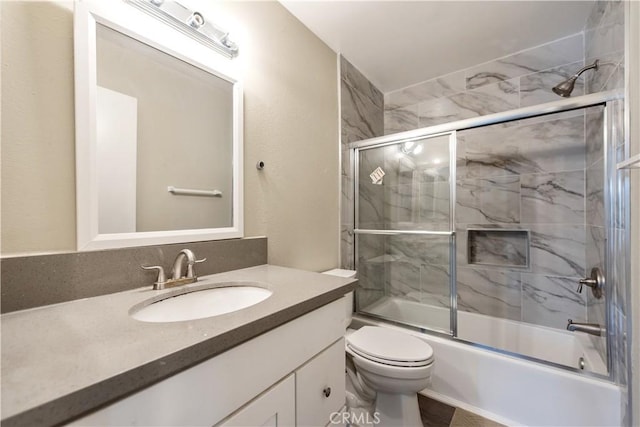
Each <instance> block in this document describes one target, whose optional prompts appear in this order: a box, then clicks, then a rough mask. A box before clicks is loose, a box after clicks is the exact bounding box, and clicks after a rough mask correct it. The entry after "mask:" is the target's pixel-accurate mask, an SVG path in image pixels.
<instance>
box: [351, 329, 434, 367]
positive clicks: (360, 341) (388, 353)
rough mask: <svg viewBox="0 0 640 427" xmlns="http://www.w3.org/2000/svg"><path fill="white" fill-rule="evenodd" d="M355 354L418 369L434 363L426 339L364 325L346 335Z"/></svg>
mask: <svg viewBox="0 0 640 427" xmlns="http://www.w3.org/2000/svg"><path fill="white" fill-rule="evenodd" d="M347 347H348V349H349V350H351V351H352V352H353V353H354V354H357V355H358V356H360V357H363V358H365V359H368V360H370V361H372V362H377V363H382V364H384V365H388V366H394V367H400V368H402V367H405V368H414V367H415V368H417V367H423V366H427V365H430V364H431V363H432V362H433V349H432V348H431V346H430V345H429V344H427V343H426V342H424V341H422V340H420V339H418V338H416V337H413V336H411V335H408V334H406V333H404V332H399V331H395V330H393V329H389V328H381V327H375V326H364V327H362V328H360V329H359V330H357V331H355V332H354V333H352V334H350V335H349V336H348V337H347Z"/></svg>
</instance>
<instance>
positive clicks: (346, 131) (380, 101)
mask: <svg viewBox="0 0 640 427" xmlns="http://www.w3.org/2000/svg"><path fill="white" fill-rule="evenodd" d="M339 61H340V91H341V95H340V107H341V109H340V111H341V117H340V126H341V142H342V148H341V159H342V160H341V181H340V182H341V200H340V203H341V213H340V215H341V221H340V222H341V226H340V266H341V267H342V268H346V269H354V268H355V260H354V235H353V227H354V225H355V224H354V211H353V204H354V203H353V197H354V190H353V184H354V177H353V171H352V170H351V159H350V158H349V155H350V151H349V150H348V148H347V145H348V144H349V143H351V142H354V141H359V140H363V139H367V138H373V137H376V136H381V135H383V133H384V113H383V108H384V97H383V95H382V93H381V92H380V91H379V90H378V89H377V88H376V87H375V86H374V85H373V84H372V83H371V82H370V81H369V80H368V79H367V78H366V77H365V76H364V75H363V74H362V73H361V72H360V71H358V70H357V69H356V68H355V67H354V66H353V65H352V64H351V63H350V62H349V61H348V60H347V59H346V58H344V57H343V56H340V58H339ZM376 191H377V190H376V189H373V188H369V187H367V188H366V189H365V190H364V193H363V194H365V196H366V199H365V202H364V203H363V204H362V206H361V212H363V215H364V216H365V218H367V220H368V221H370V222H375V220H376V218H377V216H378V215H381V214H382V204H381V203H380V204H378V203H377V201H376V199H381V197H378V196H380V195H379V194H377V193H376Z"/></svg>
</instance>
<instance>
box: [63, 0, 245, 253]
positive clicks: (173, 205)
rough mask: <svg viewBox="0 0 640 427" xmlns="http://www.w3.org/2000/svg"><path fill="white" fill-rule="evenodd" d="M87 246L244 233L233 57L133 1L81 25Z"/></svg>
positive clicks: (83, 244)
mask: <svg viewBox="0 0 640 427" xmlns="http://www.w3.org/2000/svg"><path fill="white" fill-rule="evenodd" d="M75 45H76V48H75V50H76V51H75V54H76V134H77V135H76V163H77V165H76V168H77V209H78V249H79V250H90V249H100V248H112V247H126V246H138V245H148V244H157V243H176V242H186V241H198V240H210V239H223V238H232V237H241V236H242V214H241V213H242V209H241V201H242V186H241V182H240V177H241V169H242V167H241V163H242V157H241V153H242V118H241V113H242V107H241V101H242V90H241V85H240V82H239V80H238V79H237V77H236V75H237V72H236V71H235V69H234V66H233V64H232V61H233V60H232V59H228V58H225V57H223V56H221V55H219V54H218V53H217V52H215V51H213V50H211V49H209V48H207V47H206V46H204V45H203V44H201V43H199V42H198V41H196V40H194V39H191V38H190V37H188V36H187V35H186V34H183V33H181V32H179V31H177V30H175V29H174V28H172V27H171V26H168V25H166V24H164V23H163V22H161V21H159V20H156V19H154V18H153V17H152V16H149V15H147V14H145V13H144V12H142V11H140V10H138V9H136V8H134V7H133V6H131V5H128V4H126V3H124V2H88V3H84V2H81V3H79V4H78V5H77V7H76V16H75Z"/></svg>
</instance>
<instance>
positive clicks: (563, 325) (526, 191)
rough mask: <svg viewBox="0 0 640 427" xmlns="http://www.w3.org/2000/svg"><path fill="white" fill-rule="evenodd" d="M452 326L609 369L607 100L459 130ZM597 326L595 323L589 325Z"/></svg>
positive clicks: (472, 337)
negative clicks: (601, 277) (593, 279)
mask: <svg viewBox="0 0 640 427" xmlns="http://www.w3.org/2000/svg"><path fill="white" fill-rule="evenodd" d="M457 136H458V173H457V179H456V187H457V190H456V196H457V200H456V238H457V246H458V256H457V264H456V273H457V286H456V288H457V298H458V301H457V314H458V324H457V326H458V328H457V332H458V334H457V336H458V337H459V338H461V339H463V340H465V341H468V342H473V343H477V344H482V345H485V346H489V347H492V348H495V349H499V350H503V351H506V352H509V353H514V354H519V355H523V356H527V357H530V358H534V359H539V360H544V361H547V362H551V363H554V364H557V365H562V366H569V367H573V368H576V369H584V370H589V371H591V372H596V373H599V374H606V373H607V347H606V346H607V344H606V338H605V337H604V336H596V335H589V334H586V333H585V332H583V331H580V330H578V331H575V332H569V331H567V326H568V323H569V319H571V322H578V323H582V324H584V323H592V324H597V325H600V326H601V327H602V330H603V331H604V329H605V325H606V308H605V307H606V304H605V301H606V292H602V296H601V297H599V298H598V297H596V296H595V294H594V293H593V292H592V291H591V289H590V288H588V287H587V286H584V287H583V289H582V290H581V292H580V290H578V286H579V282H580V280H581V279H584V278H585V277H588V276H590V274H591V271H592V269H594V268H598V269H599V271H601V272H603V273H606V271H605V270H606V268H605V261H606V257H605V252H606V251H605V247H606V238H607V225H606V224H607V220H606V215H605V208H604V206H605V191H604V189H605V186H604V183H605V176H606V167H605V161H606V158H607V155H606V144H605V107H604V106H603V105H597V106H593V107H588V108H583V109H578V110H574V111H568V112H562V113H556V114H549V115H545V116H540V117H533V118H529V119H524V120H515V121H511V122H504V123H499V124H493V125H489V126H482V127H477V128H473V129H468V130H462V131H460V132H458V134H457ZM592 332H593V331H592Z"/></svg>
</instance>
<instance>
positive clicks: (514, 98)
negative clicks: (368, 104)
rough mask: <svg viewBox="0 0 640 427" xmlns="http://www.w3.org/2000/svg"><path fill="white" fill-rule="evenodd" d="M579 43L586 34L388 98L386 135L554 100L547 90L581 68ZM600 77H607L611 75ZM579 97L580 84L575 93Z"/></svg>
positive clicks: (429, 81)
mask: <svg viewBox="0 0 640 427" xmlns="http://www.w3.org/2000/svg"><path fill="white" fill-rule="evenodd" d="M611 37H612V38H615V37H616V35H615V34H614V35H612V36H611ZM583 44H584V35H583V33H578V34H575V35H573V36H570V37H565V38H562V39H559V40H555V41H552V42H550V43H547V44H544V45H541V46H536V47H533V48H530V49H526V50H523V51H520V52H516V53H514V54H512V55H509V56H505V57H503V58H499V59H496V60H494V61H490V62H487V63H484V64H479V65H477V66H473V67H471V68H468V69H464V70H459V71H456V72H453V73H450V74H447V75H444V76H440V77H437V78H435V79H432V80H427V81H424V82H421V83H418V84H415V85H413V86H409V87H406V88H403V89H400V90H397V91H394V92H389V93H386V94H385V95H384V98H385V110H384V132H385V134H392V133H396V132H401V131H406V130H411V129H417V128H419V127H426V126H432V125H436V124H441V123H446V122H451V121H455V120H461V119H466V118H470V117H477V116H482V115H486V114H491V113H498V112H502V111H508V110H512V109H515V108H519V107H525V106H531V105H536V104H540V103H544V102H550V101H554V100H557V99H558V97H557V95H555V94H554V93H553V92H552V91H551V88H552V87H553V86H555V85H556V84H558V83H560V82H562V81H563V80H565V79H566V78H568V77H569V76H571V75H572V74H574V73H575V72H576V71H577V70H578V69H580V68H581V67H582V66H583V64H584V48H583ZM599 49H600V50H602V49H604V48H603V47H602V48H599ZM595 52H597V50H596V51H595ZM602 74H607V76H608V75H610V72H609V73H606V72H605V73H602ZM602 83H603V84H604V81H603V82H602ZM582 93H584V88H583V83H582V80H579V81H578V82H576V87H575V89H574V94H582Z"/></svg>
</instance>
